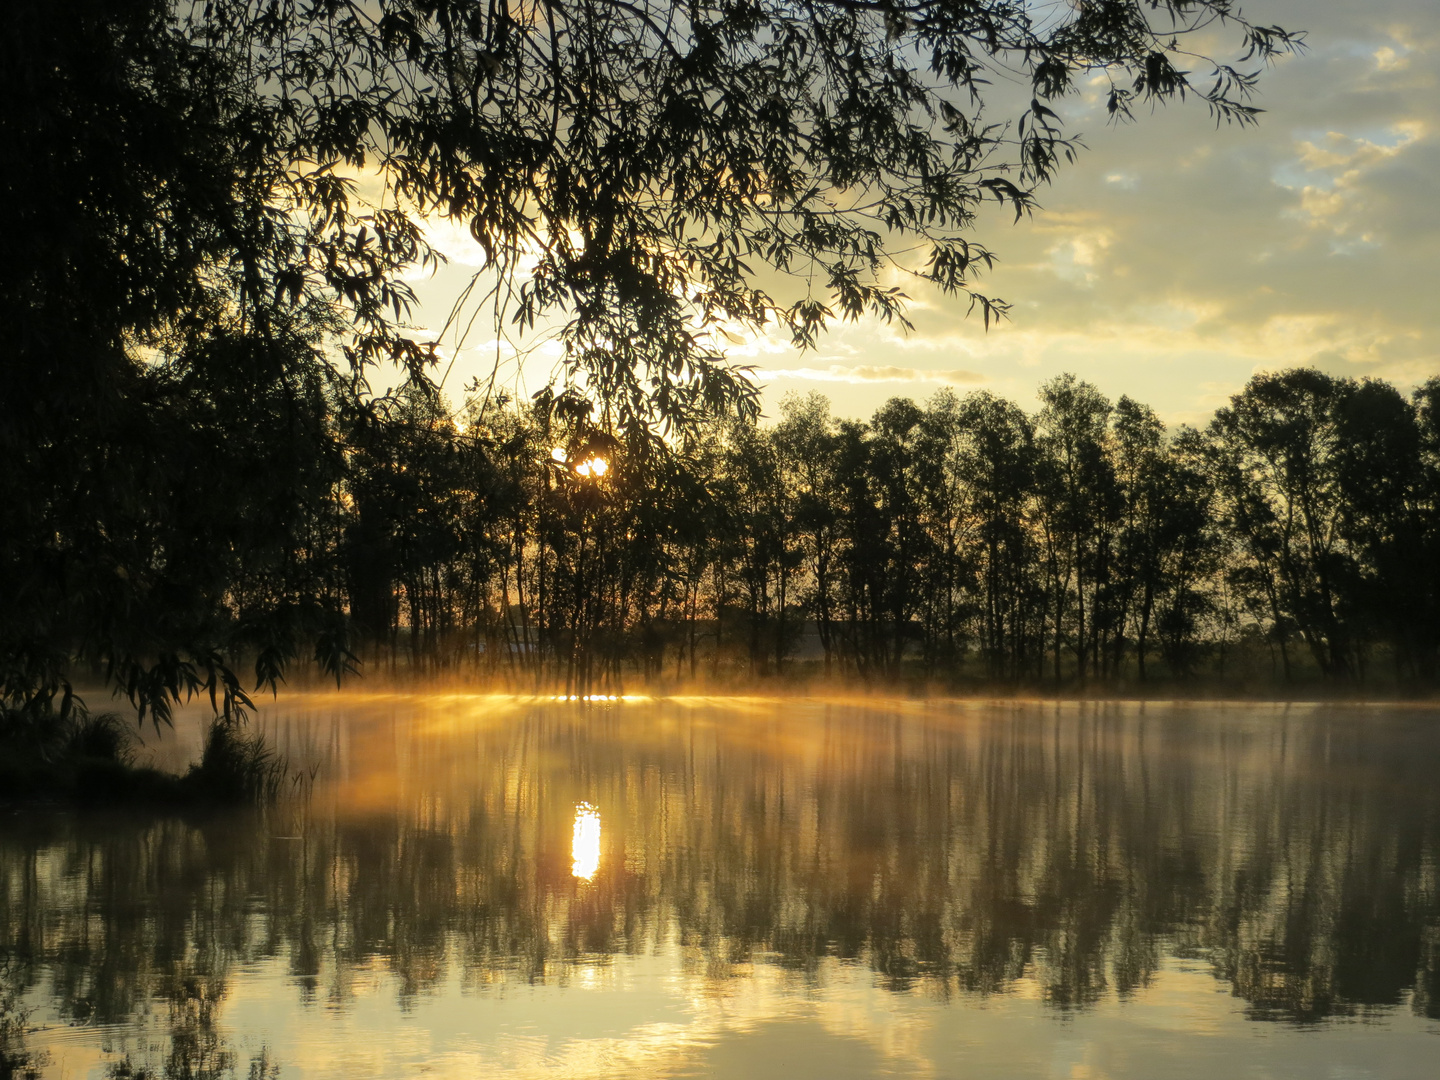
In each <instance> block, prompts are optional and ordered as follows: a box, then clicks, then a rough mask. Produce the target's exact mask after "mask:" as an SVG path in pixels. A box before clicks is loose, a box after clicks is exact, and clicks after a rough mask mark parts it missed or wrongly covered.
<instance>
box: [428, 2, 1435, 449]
mask: <svg viewBox="0 0 1440 1080" xmlns="http://www.w3.org/2000/svg"><path fill="white" fill-rule="evenodd" d="M1243 10H1244V12H1245V14H1246V15H1248V16H1249V17H1250V18H1251V19H1252V20H1254V21H1256V22H1260V23H1274V24H1279V25H1281V26H1284V27H1286V28H1287V29H1292V30H1293V29H1301V30H1304V31H1306V32H1307V39H1306V40H1307V45H1308V48H1307V50H1306V52H1305V53H1304V54H1303V55H1301V56H1298V57H1290V58H1285V59H1282V60H1281V61H1280V62H1278V63H1277V64H1276V65H1275V66H1274V67H1273V68H1272V69H1271V70H1270V71H1269V72H1267V73H1266V75H1265V76H1264V77H1263V79H1262V84H1261V90H1260V96H1259V97H1258V99H1257V100H1256V102H1255V103H1256V104H1257V105H1259V106H1260V107H1261V108H1263V109H1265V110H1266V111H1265V113H1264V114H1263V115H1262V117H1261V118H1260V123H1259V125H1258V126H1254V127H1249V128H1245V129H1240V128H1236V127H1228V126H1221V127H1220V128H1218V129H1217V128H1216V126H1215V123H1214V121H1213V120H1212V119H1210V117H1209V116H1208V115H1207V113H1206V111H1205V109H1204V107H1203V105H1201V104H1197V103H1195V102H1193V101H1192V102H1189V103H1185V104H1178V103H1177V104H1171V105H1168V106H1165V107H1162V108H1160V109H1159V110H1157V111H1155V112H1153V113H1152V112H1150V111H1149V110H1148V109H1143V108H1142V109H1137V119H1136V122H1134V123H1129V124H1120V125H1114V124H1111V123H1109V122H1108V121H1107V118H1106V115H1105V109H1104V101H1103V97H1102V96H1101V94H1100V89H1099V87H1098V86H1096V87H1087V88H1084V89H1083V90H1082V92H1081V93H1080V94H1077V95H1076V96H1074V97H1072V98H1070V99H1069V100H1068V101H1067V102H1066V104H1065V106H1064V108H1063V110H1062V114H1063V115H1064V117H1065V119H1066V122H1067V130H1068V132H1069V133H1070V134H1075V135H1079V136H1080V137H1081V138H1082V139H1083V140H1084V142H1085V144H1086V146H1087V147H1088V149H1087V150H1085V151H1084V152H1083V153H1082V155H1081V157H1080V160H1079V161H1078V163H1076V164H1074V165H1070V166H1068V167H1066V168H1065V170H1064V171H1063V172H1062V173H1061V175H1060V176H1059V177H1058V179H1057V180H1056V182H1055V183H1053V184H1052V185H1051V186H1050V187H1048V188H1046V189H1043V190H1042V191H1041V192H1040V202H1041V209H1040V210H1039V211H1038V212H1037V213H1036V214H1035V215H1034V217H1033V218H1030V219H1022V221H1021V222H1019V223H1018V224H1017V223H1014V220H1013V214H1011V213H1010V212H1008V211H1000V212H997V213H995V214H993V215H991V216H990V217H988V218H987V219H985V220H982V222H981V224H980V227H979V232H978V236H979V238H980V239H982V240H984V241H985V242H986V243H987V244H988V245H989V246H990V247H991V248H992V249H993V250H994V251H995V252H996V253H997V254H998V255H999V258H1000V262H999V264H998V265H997V266H996V268H995V269H994V270H993V271H992V272H990V273H989V274H987V275H986V277H985V278H984V279H983V281H982V282H981V283H980V284H981V288H982V290H983V291H985V292H987V293H989V294H991V295H994V296H998V297H1001V298H1003V299H1005V300H1007V301H1008V302H1010V304H1011V305H1012V312H1011V317H1010V318H1009V320H1008V321H1006V322H1004V323H1002V324H1001V325H1000V326H998V327H996V326H994V325H992V326H991V328H990V329H989V330H987V329H986V328H985V327H984V325H983V323H982V321H981V320H980V319H979V318H978V316H973V315H969V316H967V312H966V305H965V304H964V303H963V302H961V301H957V300H954V299H951V298H946V297H943V296H941V295H939V294H938V293H937V292H935V291H934V290H931V289H928V288H926V287H923V286H922V287H919V288H917V287H916V286H917V284H919V283H917V282H915V281H914V280H913V279H908V280H903V281H902V280H899V279H897V280H896V281H895V282H894V283H895V284H898V285H901V286H902V288H904V289H905V291H906V292H907V293H909V295H910V296H911V297H912V306H911V309H910V316H911V319H912V321H913V322H914V324H915V328H914V330H913V331H912V332H909V333H905V332H904V331H902V330H900V329H899V328H898V327H894V326H886V325H883V324H879V323H878V322H875V321H870V320H865V321H861V322H858V323H853V324H844V325H838V326H835V327H834V328H832V329H831V331H830V332H829V333H827V334H826V335H825V337H824V338H822V340H821V342H820V344H819V347H818V348H816V349H814V350H812V351H809V352H805V353H801V352H798V351H797V350H795V349H794V348H793V347H791V345H790V344H789V341H788V338H785V337H781V336H780V335H778V334H777V335H776V336H775V337H773V338H769V339H751V340H748V341H746V342H744V343H742V344H741V345H740V346H738V347H735V348H733V349H732V350H731V352H730V355H731V357H732V358H733V359H735V360H737V361H739V362H742V363H748V364H753V365H755V366H756V368H757V376H758V378H759V379H760V381H761V382H762V383H763V384H764V386H765V391H764V402H765V411H766V413H767V414H768V415H771V416H773V415H775V413H776V412H777V408H778V404H779V402H780V400H781V399H782V398H783V396H784V395H785V394H787V393H790V392H794V391H798V392H801V393H804V392H808V391H810V390H820V391H822V392H823V393H825V394H826V395H827V396H828V397H830V399H831V401H832V403H833V406H834V409H835V412H836V413H837V414H839V415H841V416H852V417H858V418H868V416H869V415H870V414H871V413H873V412H874V410H875V409H876V408H877V407H878V406H879V405H880V404H881V403H882V402H883V401H884V400H886V399H888V398H890V397H895V396H905V397H913V398H915V399H916V400H920V401H923V400H924V399H925V398H927V397H929V396H930V395H931V394H933V393H934V392H935V391H936V390H937V389H939V388H941V387H946V386H948V387H951V388H953V389H954V390H956V391H957V392H959V393H964V392H966V391H968V390H971V389H982V388H983V389H987V390H990V391H992V392H995V393H997V394H1000V395H1002V396H1005V397H1008V398H1010V399H1012V400H1015V401H1017V402H1018V403H1020V404H1021V405H1022V406H1025V407H1027V408H1029V407H1033V406H1034V404H1035V397H1034V395H1035V390H1036V388H1037V387H1038V386H1039V385H1040V383H1042V382H1043V381H1045V380H1047V379H1050V378H1052V377H1054V376H1056V375H1058V374H1060V373H1062V372H1073V373H1074V374H1075V375H1077V376H1078V377H1079V378H1081V379H1084V380H1086V381H1088V382H1091V383H1094V384H1095V385H1096V386H1098V387H1099V388H1100V389H1101V390H1102V391H1103V392H1104V393H1106V394H1108V395H1109V396H1111V397H1112V398H1118V397H1119V396H1120V395H1121V394H1128V395H1130V396H1131V397H1132V398H1135V399H1137V400H1139V401H1142V402H1145V403H1147V404H1149V405H1151V406H1152V407H1154V408H1155V409H1156V410H1157V411H1158V412H1159V413H1160V415H1161V416H1162V417H1163V418H1164V419H1165V420H1167V421H1168V422H1170V423H1192V424H1202V423H1204V422H1205V420H1206V419H1207V418H1208V417H1209V415H1210V414H1211V413H1212V412H1213V411H1214V410H1215V409H1216V408H1217V407H1218V406H1220V405H1223V404H1224V403H1225V401H1226V400H1227V399H1228V397H1229V396H1230V395H1231V394H1233V393H1235V392H1237V391H1238V390H1240V389H1241V388H1242V387H1243V386H1244V384H1245V382H1246V381H1247V380H1248V379H1249V378H1250V377H1251V376H1252V375H1254V374H1256V373H1258V372H1262V371H1268V370H1276V369H1281V368H1285V367H1290V366H1295V365H1312V366H1315V367H1319V368H1321V369H1323V370H1325V371H1327V372H1330V373H1332V374H1336V375H1345V376H1353V377H1365V376H1371V377H1378V378H1384V379H1388V380H1390V381H1391V382H1394V383H1396V384H1397V385H1399V386H1401V387H1402V388H1403V389H1406V390H1408V389H1410V388H1411V387H1413V386H1414V385H1416V384H1418V383H1419V382H1422V381H1424V380H1425V379H1427V378H1429V377H1432V376H1436V375H1440V301H1437V299H1436V298H1435V297H1434V295H1433V293H1434V289H1435V285H1436V283H1437V281H1440V2H1437V0H1369V2H1366V3H1357V2H1355V0H1248V2H1247V3H1245V4H1244V5H1243ZM1195 74H1196V75H1197V76H1203V74H1204V72H1203V71H1201V70H1199V69H1197V70H1196V72H1195ZM1197 81H1200V82H1203V81H1204V80H1203V78H1200V79H1199V80H1197ZM433 235H434V239H435V240H436V242H437V244H438V246H439V247H440V248H441V249H442V250H444V251H446V252H447V253H448V254H449V255H450V256H451V260H452V261H451V262H450V263H449V264H448V265H447V266H446V267H444V268H443V269H442V270H441V271H440V272H439V274H438V275H436V276H435V277H434V278H432V279H427V280H419V281H415V282H413V286H414V287H415V288H416V291H417V294H418V295H419V296H420V298H421V301H422V305H421V307H420V309H419V311H418V312H417V316H416V318H417V321H419V322H421V323H422V324H424V325H427V326H438V325H440V324H442V323H443V322H444V320H445V315H446V312H447V311H448V309H449V306H450V298H451V297H453V296H454V295H455V292H456V290H457V289H458V287H459V285H460V284H461V283H463V281H464V280H466V279H467V278H468V276H469V275H470V274H471V273H473V268H474V265H475V259H474V258H473V253H467V250H466V243H465V240H463V239H461V238H462V237H463V233H462V232H461V231H460V230H458V229H450V230H449V231H446V230H445V229H443V228H439V229H438V230H437V231H436V232H435V233H434V234H433ZM472 246H473V245H472ZM480 336H484V335H480ZM492 358H493V351H487V350H486V349H485V348H484V347H483V346H482V347H481V348H474V347H471V348H468V349H466V350H462V351H461V352H460V353H459V354H458V355H456V356H455V357H454V365H453V370H452V371H451V373H450V375H449V377H448V379H447V380H446V389H447V391H448V392H450V393H451V394H452V396H454V395H456V393H457V392H458V391H459V389H460V387H461V386H462V385H463V383H464V382H465V381H466V380H467V379H468V378H470V377H472V376H473V375H475V374H478V373H480V372H482V371H484V372H488V370H489V367H490V361H491V359H492ZM547 370H548V365H544V363H543V359H541V358H533V359H532V362H531V367H530V368H529V369H527V371H526V379H525V381H526V382H527V383H533V384H534V385H533V386H531V387H529V388H530V389H535V388H538V386H539V385H542V384H543V382H544V379H545V374H546V371H547Z"/></svg>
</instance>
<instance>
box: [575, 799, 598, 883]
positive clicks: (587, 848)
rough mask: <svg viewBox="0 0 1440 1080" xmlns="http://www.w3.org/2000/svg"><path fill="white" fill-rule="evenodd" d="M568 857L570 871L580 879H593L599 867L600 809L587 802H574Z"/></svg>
mask: <svg viewBox="0 0 1440 1080" xmlns="http://www.w3.org/2000/svg"><path fill="white" fill-rule="evenodd" d="M570 858H571V860H572V862H571V864H570V873H571V874H573V875H574V876H575V877H577V878H579V879H580V880H581V881H590V880H593V879H594V877H595V872H596V871H597V870H599V869H600V811H599V810H597V809H595V807H593V806H591V805H590V804H589V803H576V804H575V829H574V831H573V832H572V833H571V834H570Z"/></svg>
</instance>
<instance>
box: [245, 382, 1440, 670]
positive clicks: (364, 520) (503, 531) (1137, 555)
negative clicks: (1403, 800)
mask: <svg viewBox="0 0 1440 1080" xmlns="http://www.w3.org/2000/svg"><path fill="white" fill-rule="evenodd" d="M1038 399H1039V408H1038V410H1036V411H1033V412H1027V411H1025V410H1024V409H1022V408H1021V407H1019V406H1018V405H1016V404H1015V403H1013V402H1010V401H1007V400H1004V399H1002V398H1000V397H997V396H995V395H994V394H991V393H988V392H985V391H979V392H975V393H971V394H968V395H965V396H959V395H956V394H955V393H953V392H951V391H948V390H944V391H941V392H939V393H937V394H936V395H935V396H933V397H932V398H930V399H929V400H928V401H926V402H925V403H923V404H917V403H916V402H914V401H912V400H909V399H906V398H894V399H892V400H890V401H888V402H886V403H885V404H884V405H883V406H881V407H880V408H879V409H878V410H877V411H876V413H875V414H874V416H873V417H871V418H870V419H869V420H868V421H860V420H851V419H843V418H837V417H835V416H834V415H832V413H831V410H830V405H829V403H828V401H827V400H826V399H825V398H824V397H823V396H821V395H819V394H811V395H809V396H806V397H799V396H793V395H792V396H791V397H788V398H787V399H786V400H785V402H784V403H783V405H782V407H781V410H780V415H779V416H778V418H777V419H776V421H775V422H774V423H772V424H759V423H754V422H743V421H738V420H729V421H716V422H714V423H711V424H709V425H706V426H704V427H701V428H699V429H691V430H689V431H687V432H686V433H685V434H684V435H683V436H680V437H677V438H676V440H675V441H674V443H673V445H671V446H670V447H668V448H667V450H666V452H663V453H659V452H654V451H653V449H652V450H648V451H647V450H645V449H644V448H643V447H642V448H640V449H638V450H637V448H636V447H634V446H633V445H631V444H628V443H626V442H625V441H624V440H621V439H618V438H615V437H613V436H612V435H611V434H609V433H607V432H606V431H604V430H603V429H599V428H597V427H595V426H594V425H593V424H592V423H590V422H589V420H588V419H586V418H584V417H582V416H572V417H570V418H569V420H568V421H567V420H565V419H564V418H563V417H559V416H557V414H556V413H555V411H554V410H552V409H550V408H548V407H545V406H544V405H543V404H541V403H523V404H522V403H516V402H510V401H506V400H504V399H501V400H499V401H494V400H492V401H490V402H488V403H482V402H480V401H478V400H477V401H472V402H471V403H469V404H468V405H467V406H466V407H465V408H463V409H461V410H459V412H458V413H452V412H451V411H450V409H449V408H448V407H447V405H446V403H445V402H444V401H443V400H442V399H441V398H439V397H438V396H437V395H435V394H433V393H431V392H428V391H424V390H421V389H418V388H415V387H413V386H412V387H411V388H409V389H406V390H403V391H401V392H400V393H398V394H396V395H395V396H392V397H386V398H382V399H379V400H377V401H374V402H372V403H370V405H369V406H368V407H367V408H365V409H364V410H351V411H350V412H349V413H335V414H328V415H325V416H318V415H317V416H316V417H315V419H314V421H313V435H314V437H315V438H316V439H317V440H319V442H320V443H321V444H323V450H324V452H323V453H314V454H312V455H311V457H310V459H309V463H308V464H307V465H306V466H305V467H304V468H303V469H302V468H300V467H299V465H298V464H297V463H299V462H301V461H302V460H304V458H303V455H288V454H282V455H281V456H284V457H286V459H287V460H288V461H289V462H290V469H291V472H290V473H288V474H286V475H285V476H284V477H283V478H282V476H281V475H279V474H277V473H276V472H273V471H268V470H267V472H266V473H265V478H264V482H263V483H262V484H261V485H260V486H261V488H262V489H269V488H271V487H273V486H274V485H276V484H288V485H289V488H288V494H289V496H290V498H289V501H288V503H287V507H286V509H285V511H284V513H283V514H281V515H278V516H277V515H276V514H275V513H274V512H271V511H267V510H266V508H264V507H263V506H253V508H251V506H249V505H247V506H246V509H245V510H243V511H240V512H239V513H238V514H237V521H236V523H237V524H240V523H241V520H242V519H243V522H244V523H245V525H244V527H245V528H246V529H248V530H250V532H251V533H252V534H253V537H252V539H253V542H254V545H255V546H254V547H253V548H252V549H250V550H248V551H247V550H245V549H244V548H243V547H242V546H241V545H240V543H238V542H237V541H238V540H240V539H241V537H239V536H237V535H236V534H235V533H233V532H232V533H231V541H232V551H234V552H235V554H236V558H237V562H236V564H235V569H236V571H237V575H238V576H237V579H236V584H235V586H234V587H233V588H232V589H230V590H228V591H227V592H225V593H224V597H223V603H222V607H224V608H225V609H227V610H228V611H229V612H231V613H233V618H234V625H235V626H236V627H237V628H238V627H243V626H245V625H246V623H247V612H251V611H254V612H256V613H257V614H258V613H259V612H262V611H268V612H273V611H276V610H279V609H282V608H285V607H287V606H292V607H293V606H299V605H301V604H303V603H305V602H307V601H306V600H305V599H304V598H305V597H307V596H308V597H312V598H314V599H313V600H311V601H309V602H319V603H321V604H323V605H324V606H325V608H326V610H328V611H330V612H332V613H334V619H335V623H334V626H335V630H334V632H335V633H336V634H338V635H341V636H343V639H344V641H345V646H344V648H345V649H346V650H351V649H353V651H354V653H357V654H360V655H362V656H363V657H364V658H365V659H367V660H368V661H370V664H369V666H370V667H371V668H372V669H373V668H377V667H379V668H387V669H390V670H397V669H404V670H410V671H417V672H419V671H424V672H446V671H449V672H456V673H475V674H477V675H481V676H484V677H486V678H490V679H498V680H500V681H502V682H504V683H505V684H507V685H511V686H514V687H517V688H524V687H535V688H542V687H543V688H549V689H557V688H558V689H560V690H563V691H566V692H572V693H585V692H592V691H602V690H610V691H615V690H619V689H623V688H624V687H626V686H634V685H636V684H637V683H638V684H647V685H672V686H673V685H680V684H693V683H699V684H711V685H726V684H733V683H736V682H740V681H744V680H749V679H755V678H766V677H772V676H799V677H803V676H810V677H821V676H825V677H831V678H837V677H838V678H844V679H847V680H858V681H866V682H882V683H895V682H900V681H908V682H914V681H922V682H924V683H927V684H930V685H934V686H945V687H963V686H976V685H984V686H987V687H996V688H1040V689H1064V690H1086V689H1102V688H1105V689H1114V688H1117V687H1133V686H1135V685H1138V684H1143V683H1146V682H1155V681H1156V680H1160V681H1163V682H1167V683H1175V682H1192V683H1193V682H1197V681H1206V680H1221V681H1225V682H1230V683H1247V684H1255V683H1274V684H1279V683H1298V682H1316V681H1324V682H1328V683H1338V684H1362V683H1363V684H1375V683H1379V684H1389V685H1395V686H1399V687H1406V688H1418V687H1422V686H1432V685H1433V684H1434V681H1435V678H1436V674H1437V659H1440V409H1437V406H1440V379H1433V380H1431V381H1430V382H1428V383H1426V384H1425V385H1424V386H1422V387H1421V388H1420V389H1418V390H1417V391H1416V392H1415V393H1414V394H1413V395H1412V396H1411V397H1410V398H1406V397H1405V396H1404V395H1402V394H1401V393H1400V392H1399V391H1398V390H1397V389H1396V388H1395V387H1394V386H1392V385H1390V384H1389V383H1386V382H1383V381H1378V380H1363V381H1356V380H1352V379H1345V378H1337V377H1333V376H1330V375H1327V374H1324V373H1322V372H1320V371H1316V370H1311V369H1295V370H1289V371H1285V372H1282V373H1279V374H1269V375H1260V376H1257V377H1256V378H1254V379H1253V380H1251V382H1250V383H1249V384H1248V385H1247V386H1246V387H1245V388H1244V389H1243V390H1242V391H1241V392H1240V393H1238V394H1236V395H1235V396H1234V397H1233V398H1232V399H1231V400H1230V403H1229V404H1228V405H1227V406H1225V407H1223V408H1221V409H1219V410H1218V411H1217V412H1216V413H1215V415H1214V417H1213V418H1212V419H1211V421H1210V422H1209V423H1208V424H1207V425H1206V426H1205V427H1203V428H1199V429H1196V428H1191V427H1183V426H1182V427H1180V428H1178V429H1175V430H1169V429H1167V427H1166V425H1165V424H1163V423H1162V422H1161V421H1160V419H1159V418H1158V417H1157V416H1156V414H1155V413H1154V411H1153V410H1151V409H1150V408H1148V407H1146V406H1145V405H1142V404H1140V403H1138V402H1136V401H1134V400H1132V399H1130V398H1129V397H1121V398H1120V399H1119V400H1118V401H1114V402H1112V401H1111V400H1109V399H1108V398H1106V397H1105V396H1104V395H1103V394H1102V393H1101V392H1100V391H1099V390H1097V389H1096V388H1095V387H1094V386H1092V385H1090V384H1088V383H1085V382H1083V381H1080V380H1078V379H1076V378H1074V377H1073V376H1069V375H1066V376H1062V377H1059V378H1056V379H1053V380H1051V381H1049V382H1047V383H1045V384H1044V385H1043V386H1041V387H1040V390H1039V394H1038ZM317 404H323V402H317ZM258 441H259V442H262V443H267V444H270V445H274V444H273V443H271V441H270V440H268V439H266V438H264V437H260V438H259V439H258ZM318 448H322V447H317V449H318ZM297 494H298V495H300V496H302V497H301V498H298V499H297V498H295V497H294V496H295V495H297ZM282 523H283V527H280V528H277V525H280V524H282ZM249 621H252V622H257V623H258V621H259V620H258V619H251V620H249ZM242 640H243V636H242ZM277 645H278V643H275V642H271V643H256V644H254V647H255V648H256V649H257V650H258V651H257V655H258V656H259V657H260V659H261V662H262V665H263V664H264V663H266V662H274V660H273V659H272V660H269V661H267V660H266V657H267V655H270V656H272V657H273V655H274V650H275V649H276V648H277ZM267 649H268V650H269V652H267Z"/></svg>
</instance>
